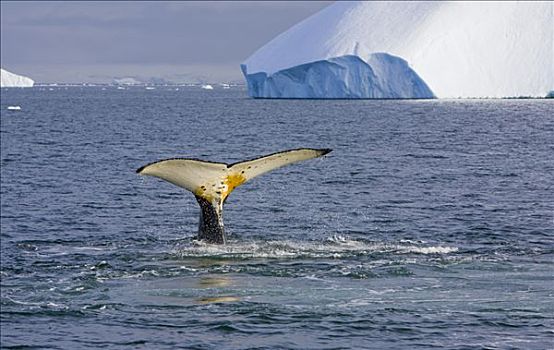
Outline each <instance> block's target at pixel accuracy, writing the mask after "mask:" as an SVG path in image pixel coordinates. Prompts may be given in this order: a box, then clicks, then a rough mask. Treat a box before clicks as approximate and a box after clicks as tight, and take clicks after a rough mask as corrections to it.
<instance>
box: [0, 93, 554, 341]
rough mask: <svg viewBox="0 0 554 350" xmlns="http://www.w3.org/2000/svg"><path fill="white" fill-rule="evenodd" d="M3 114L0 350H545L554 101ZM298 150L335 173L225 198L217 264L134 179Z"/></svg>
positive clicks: (192, 219)
mask: <svg viewBox="0 0 554 350" xmlns="http://www.w3.org/2000/svg"><path fill="white" fill-rule="evenodd" d="M1 94H2V96H1V127H0V131H1V134H0V135H1V270H0V273H1V274H0V277H1V329H0V330H1V336H0V339H1V347H2V348H6V349H10V348H25V349H33V348H36V349H85V348H99V347H105V348H109V349H175V348H183V349H361V348H367V349H417V348H421V349H428V348H440V349H483V348H486V349H548V348H553V347H554V341H553V339H554V276H553V274H554V189H553V185H554V117H553V115H554V101H552V100H453V101H448V100H415V101H386V100H381V101H375V100H374V101H371V100H361V101H360V100H358V101H356V100H353V101H349V100H328V101H324V100H253V99H249V98H247V97H246V93H245V91H244V89H243V88H232V89H228V90H223V89H219V88H217V87H216V89H215V90H213V91H205V90H201V89H200V88H193V87H190V88H184V87H181V88H179V89H178V90H176V89H175V88H173V87H161V86H159V87H157V88H156V89H155V90H145V89H144V88H139V87H135V88H129V89H126V90H117V89H116V88H114V87H106V88H104V89H102V88H100V87H71V88H63V87H53V88H32V89H21V90H20V89H2V91H1ZM13 105H19V106H21V111H8V110H7V106H13ZM298 147H314V148H332V149H333V152H332V153H330V154H329V155H328V156H326V157H324V158H320V159H315V160H311V161H307V162H305V163H300V164H295V165H292V166H289V167H285V168H281V169H279V170H276V171H274V172H272V173H269V174H267V175H264V176H262V177H259V178H256V179H255V180H253V181H252V182H249V183H247V184H245V185H243V186H242V187H240V188H238V189H236V190H235V191H234V192H233V194H232V195H231V196H230V197H229V199H228V200H227V202H226V206H225V212H224V215H225V223H226V228H227V231H228V234H229V241H230V242H229V244H228V245H226V246H212V245H206V244H202V243H200V242H196V241H195V240H194V237H195V235H196V230H197V225H198V215H199V209H198V205H197V203H196V201H195V199H194V196H193V195H191V194H190V193H188V192H185V191H184V190H181V189H180V188H178V187H175V186H173V185H171V184H169V183H166V182H163V181H160V180H158V179H155V178H144V177H140V176H138V175H137V174H136V173H135V170H136V169H137V168H138V167H140V166H142V165H144V164H146V163H148V162H152V161H155V160H158V159H163V158H169V157H175V156H182V157H195V158H203V159H207V160H213V161H224V162H236V161H240V160H245V159H248V158H253V157H257V156H260V155H263V154H266V153H273V152H276V151H280V150H285V149H290V148H298Z"/></svg>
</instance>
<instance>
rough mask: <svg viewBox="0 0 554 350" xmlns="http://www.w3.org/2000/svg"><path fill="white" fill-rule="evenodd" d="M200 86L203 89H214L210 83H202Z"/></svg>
mask: <svg viewBox="0 0 554 350" xmlns="http://www.w3.org/2000/svg"><path fill="white" fill-rule="evenodd" d="M201 88H202V89H204V90H213V89H214V87H213V86H211V85H210V84H203V85H202V86H201Z"/></svg>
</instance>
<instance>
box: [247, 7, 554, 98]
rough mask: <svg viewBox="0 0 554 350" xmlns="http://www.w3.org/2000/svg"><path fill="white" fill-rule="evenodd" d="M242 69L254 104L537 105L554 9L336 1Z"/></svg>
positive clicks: (552, 78) (550, 84)
mask: <svg viewBox="0 0 554 350" xmlns="http://www.w3.org/2000/svg"><path fill="white" fill-rule="evenodd" d="M241 68H242V71H243V74H244V76H245V78H246V81H247V84H248V92H249V95H250V96H252V97H257V98H422V97H433V96H436V97H438V98H473V97H476V98H503V97H541V98H542V97H546V96H547V94H549V92H551V91H553V90H554V2H552V1H543V2H540V1H538V2H535V1H513V2H502V1H492V2H480V1H476V2H466V1H414V2H404V1H368V2H364V1H360V2H357V1H344V2H343V1H337V2H336V3H334V4H332V5H330V6H328V7H326V8H324V9H323V10H321V11H320V12H318V13H316V14H314V15H313V16H311V17H309V18H307V19H305V20H303V21H302V22H300V23H298V24H296V25H295V26H293V27H291V28H290V29H289V30H287V31H285V32H283V33H282V34H280V35H279V36H277V37H276V38H274V39H273V40H271V41H270V42H268V43H267V44H266V45H264V46H263V47H261V48H260V49H258V50H257V51H256V52H255V53H254V54H253V55H252V56H250V57H249V58H248V59H247V60H246V61H245V62H244V63H243V64H242V65H241Z"/></svg>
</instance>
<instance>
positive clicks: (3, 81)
mask: <svg viewBox="0 0 554 350" xmlns="http://www.w3.org/2000/svg"><path fill="white" fill-rule="evenodd" d="M34 84H35V82H34V80H33V79H31V78H27V77H24V76H22V75H17V74H13V73H10V72H8V71H7V70H5V69H0V87H32V86H33V85H34Z"/></svg>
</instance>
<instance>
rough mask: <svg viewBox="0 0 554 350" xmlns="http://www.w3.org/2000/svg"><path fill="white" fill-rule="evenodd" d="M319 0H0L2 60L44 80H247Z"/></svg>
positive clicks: (4, 65) (5, 65)
mask: <svg viewBox="0 0 554 350" xmlns="http://www.w3.org/2000/svg"><path fill="white" fill-rule="evenodd" d="M329 3H330V2H329V1H321V2H311V1H307V2H280V1H278V2H208V1H202V2H161V1H156V2H154V1H153V2H80V1H79V2H68V1H63V2H62V1H59V2H58V1H38V2H17V1H4V0H2V2H1V5H0V6H1V64H2V68H4V69H7V70H10V71H12V72H14V73H17V74H23V75H27V76H30V77H31V78H33V79H35V80H36V81H38V82H109V81H111V80H112V79H113V78H114V77H128V76H133V77H139V78H143V79H149V78H164V79H168V80H173V81H194V80H197V81H207V82H217V81H233V80H236V81H241V80H242V76H241V72H240V67H239V65H240V63H241V62H242V61H243V60H244V59H246V58H247V57H248V56H250V55H251V54H252V53H253V52H254V51H255V50H257V49H258V48H259V47H261V46H262V45H264V44H265V43H267V42H268V41H269V40H271V39H272V38H274V37H275V36H276V35H278V34H279V33H281V32H283V31H285V30H286V29H288V28H290V27H291V26H292V25H294V24H296V23H298V22H299V21H301V20H302V19H304V18H306V17H308V16H310V15H311V14H313V13H315V12H317V11H319V10H320V9H322V8H323V7H325V6H327V5H329Z"/></svg>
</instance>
